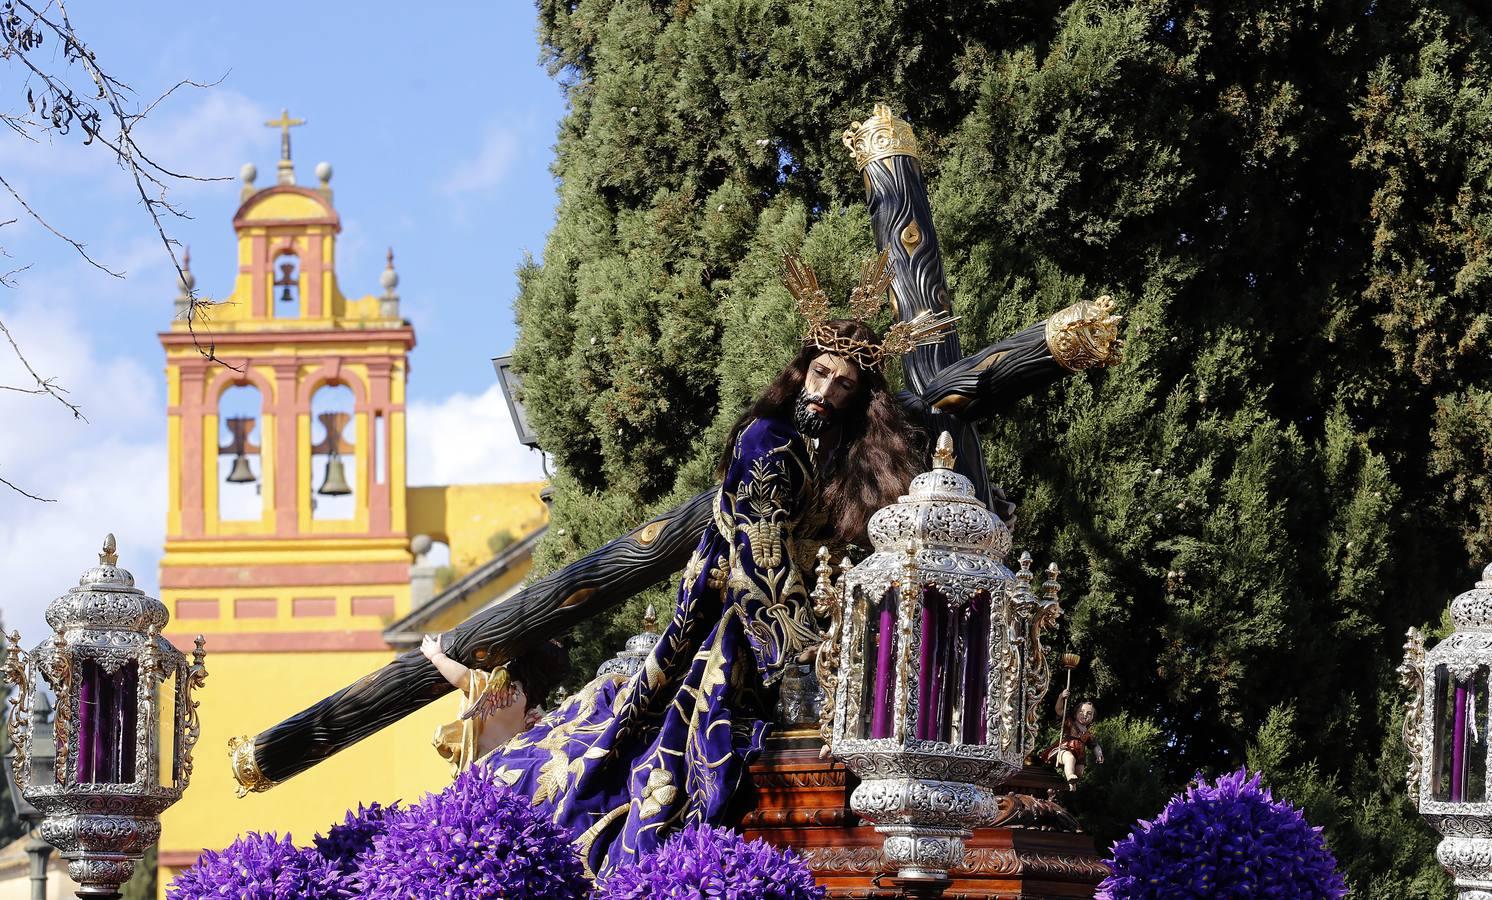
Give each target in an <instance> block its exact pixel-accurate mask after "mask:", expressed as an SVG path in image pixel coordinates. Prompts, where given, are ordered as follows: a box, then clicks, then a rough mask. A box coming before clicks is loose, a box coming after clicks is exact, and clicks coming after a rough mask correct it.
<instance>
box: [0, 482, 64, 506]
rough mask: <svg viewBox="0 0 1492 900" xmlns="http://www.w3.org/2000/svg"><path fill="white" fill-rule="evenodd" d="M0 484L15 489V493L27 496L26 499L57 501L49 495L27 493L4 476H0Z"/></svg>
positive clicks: (43, 501)
mask: <svg viewBox="0 0 1492 900" xmlns="http://www.w3.org/2000/svg"><path fill="white" fill-rule="evenodd" d="M0 484H3V485H5V486H6V487H8V488H10V489H11V490H13V491H15V492H16V493H17V494H20V495H21V496H22V497H25V498H27V499H28V500H37V501H39V502H41V503H56V502H57V501H56V500H53V499H52V498H50V497H38V496H36V495H35V494H32V493H29V492H27V491H25V490H23V489H21V488H18V487H16V486H15V485H14V484H12V483H11V482H9V481H7V480H5V479H4V478H0Z"/></svg>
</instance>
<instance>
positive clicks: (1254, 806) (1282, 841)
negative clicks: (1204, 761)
mask: <svg viewBox="0 0 1492 900" xmlns="http://www.w3.org/2000/svg"><path fill="white" fill-rule="evenodd" d="M1113 854H1114V856H1113V859H1111V860H1109V861H1108V866H1109V869H1110V870H1111V871H1112V872H1113V874H1112V875H1110V876H1109V877H1108V878H1105V879H1104V881H1103V883H1102V884H1100V885H1099V886H1098V894H1097V896H1096V897H1095V900H1159V898H1170V897H1259V898H1270V900H1337V898H1341V897H1345V896H1347V886H1346V884H1345V882H1344V881H1343V880H1342V876H1341V874H1340V873H1339V872H1337V861H1336V858H1335V857H1333V856H1332V855H1331V851H1330V850H1328V849H1326V842H1325V841H1324V840H1323V839H1322V837H1321V829H1320V828H1313V827H1311V826H1310V825H1308V824H1307V823H1306V820H1305V817H1304V816H1302V815H1301V813H1300V810H1298V809H1296V808H1295V807H1293V806H1291V805H1290V804H1288V803H1285V802H1284V801H1279V800H1275V799H1274V797H1272V796H1271V795H1270V793H1269V790H1268V789H1267V788H1264V787H1262V786H1261V785H1260V783H1259V776H1258V775H1257V774H1255V775H1254V776H1253V777H1252V778H1250V777H1249V775H1248V772H1247V771H1246V770H1244V769H1239V770H1238V771H1237V772H1234V773H1233V774H1231V775H1224V776H1222V777H1221V778H1219V779H1218V780H1217V783H1216V784H1215V785H1213V784H1208V783H1206V782H1205V781H1203V780H1202V779H1201V777H1200V776H1199V777H1198V779H1197V783H1195V784H1193V785H1192V786H1191V787H1188V788H1187V789H1186V793H1185V794H1181V795H1178V796H1175V797H1172V798H1171V802H1170V803H1168V804H1166V808H1165V810H1164V811H1162V812H1161V814H1160V815H1159V816H1157V817H1156V818H1154V819H1151V820H1149V821H1142V822H1140V823H1138V825H1137V826H1136V828H1135V830H1134V831H1132V832H1130V834H1129V836H1128V837H1126V838H1125V839H1124V840H1122V841H1119V842H1117V843H1115V844H1114V847H1113Z"/></svg>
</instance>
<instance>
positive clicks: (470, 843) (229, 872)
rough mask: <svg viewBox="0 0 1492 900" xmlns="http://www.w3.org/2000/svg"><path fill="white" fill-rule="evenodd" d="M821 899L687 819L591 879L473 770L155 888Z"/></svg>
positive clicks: (264, 837) (753, 853)
mask: <svg viewBox="0 0 1492 900" xmlns="http://www.w3.org/2000/svg"><path fill="white" fill-rule="evenodd" d="M433 896H440V897H446V898H450V900H496V898H503V900H537V898H543V900H581V898H587V897H593V898H594V900H654V898H660V900H667V898H685V897H688V898H693V897H700V896H707V897H720V898H722V900H822V898H823V897H824V896H825V891H824V889H823V888H822V887H819V886H818V885H817V884H816V883H815V882H814V879H813V872H812V871H811V870H810V869H809V867H808V865H807V863H806V862H804V861H803V859H802V858H801V857H799V856H798V855H797V854H796V853H794V852H792V851H791V850H782V849H779V848H777V847H773V846H771V845H769V844H767V843H766V842H765V841H761V840H754V841H748V840H746V839H745V838H743V837H742V836H741V835H740V834H739V833H737V832H735V831H733V830H731V829H729V828H716V827H712V826H708V825H691V826H689V827H687V828H685V829H684V830H683V831H681V832H679V833H677V834H675V835H673V837H671V838H670V839H669V840H667V841H665V842H664V843H663V844H662V845H661V846H660V847H658V849H656V850H654V851H653V852H651V853H648V854H644V855H643V856H642V857H641V858H639V859H638V860H637V861H636V862H634V863H631V864H628V865H624V866H621V867H619V868H618V869H616V870H615V871H614V872H612V873H611V874H610V875H609V876H607V877H605V878H603V879H602V880H601V881H600V883H599V884H597V885H596V886H595V893H594V894H592V885H591V883H590V881H589V880H588V879H587V878H586V877H585V874H584V870H583V867H582V865H581V862H580V858H579V857H578V856H577V855H576V853H575V850H574V847H573V845H572V844H571V843H570V841H569V839H568V836H567V835H566V834H565V833H564V832H563V831H562V830H561V829H560V828H559V826H557V825H555V824H554V823H553V822H551V821H549V819H548V818H546V817H544V816H543V815H542V814H541V813H539V812H537V811H536V810H535V809H534V808H533V806H532V805H531V804H530V803H529V800H528V798H527V797H524V796H522V795H521V794H517V793H515V792H513V791H512V790H511V789H510V788H508V787H507V786H506V785H505V784H503V783H502V782H501V781H500V780H498V779H496V778H495V777H494V776H493V774H492V771H491V770H490V769H488V768H487V767H485V766H474V767H472V768H470V769H467V770H466V771H464V772H462V773H461V775H460V776H458V777H457V778H456V780H455V781H454V782H453V783H452V784H451V786H450V787H448V788H446V789H445V790H443V791H441V792H439V793H432V794H427V795H426V796H425V797H424V799H422V800H421V801H420V802H419V803H417V804H415V805H413V806H409V807H400V806H399V804H397V803H396V804H394V805H392V806H381V805H379V804H377V803H374V804H373V805H372V806H361V805H360V806H359V807H358V809H357V811H356V812H349V813H348V814H347V818H346V819H345V820H344V821H342V822H340V823H338V824H336V825H333V826H332V827H331V828H329V829H328V830H327V833H326V834H325V835H320V834H318V835H316V837H315V839H314V841H313V845H312V846H311V847H297V846H296V845H295V842H294V841H293V840H292V838H291V837H290V836H289V835H285V836H284V837H280V836H279V835H276V834H273V833H270V834H259V833H255V832H251V833H249V834H247V835H245V836H244V837H241V838H239V839H238V840H236V841H234V842H233V843H232V844H231V845H229V846H228V847H227V848H226V849H224V850H221V851H208V852H206V853H204V854H203V855H202V857H201V858H200V859H198V861H197V863H196V864H195V865H193V866H192V867H191V868H190V869H187V870H186V871H184V872H182V873H181V875H179V876H178V877H177V878H176V880H175V881H173V882H172V883H171V885H170V887H169V888H168V890H167V897H168V898H169V900H208V898H213V900H220V898H223V897H235V898H243V900H282V898H291V897H294V898H301V900H349V898H353V897H368V898H372V900H380V898H390V900H392V898H404V897H433Z"/></svg>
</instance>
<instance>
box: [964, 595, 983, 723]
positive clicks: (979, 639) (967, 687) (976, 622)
mask: <svg viewBox="0 0 1492 900" xmlns="http://www.w3.org/2000/svg"><path fill="white" fill-rule="evenodd" d="M964 646H965V647H966V648H967V649H966V651H965V652H966V656H965V662H964V671H963V681H964V708H963V717H964V721H963V740H964V743H966V744H983V743H984V742H985V741H986V740H987V739H988V737H987V735H986V734H985V718H986V716H985V710H984V699H985V698H984V695H985V690H986V684H987V682H988V678H989V660H988V659H986V658H985V656H986V651H987V650H988V647H989V595H988V594H985V593H979V594H976V595H975V596H974V599H973V600H971V601H969V618H968V620H967V621H966V622H965V630H964Z"/></svg>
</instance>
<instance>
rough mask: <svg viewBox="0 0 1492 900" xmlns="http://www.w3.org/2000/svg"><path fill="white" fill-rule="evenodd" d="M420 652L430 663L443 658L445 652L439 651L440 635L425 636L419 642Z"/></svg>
mask: <svg viewBox="0 0 1492 900" xmlns="http://www.w3.org/2000/svg"><path fill="white" fill-rule="evenodd" d="M420 652H421V653H423V654H425V658H426V659H428V660H430V661H431V662H435V660H436V659H437V658H438V657H441V656H445V655H446V654H445V651H444V650H442V649H440V635H438V634H427V635H425V637H424V639H423V640H421V641H420Z"/></svg>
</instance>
